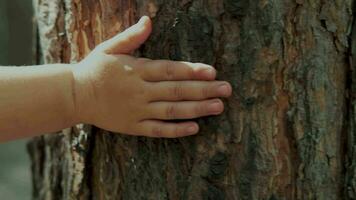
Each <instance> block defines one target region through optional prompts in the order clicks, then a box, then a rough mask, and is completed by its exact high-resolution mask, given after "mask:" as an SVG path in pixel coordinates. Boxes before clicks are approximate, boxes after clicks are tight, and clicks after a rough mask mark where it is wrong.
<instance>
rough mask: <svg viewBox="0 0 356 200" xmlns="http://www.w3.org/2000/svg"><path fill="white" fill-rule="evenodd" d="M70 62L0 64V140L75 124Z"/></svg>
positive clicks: (51, 130) (41, 132) (27, 135)
mask: <svg viewBox="0 0 356 200" xmlns="http://www.w3.org/2000/svg"><path fill="white" fill-rule="evenodd" d="M73 81H74V80H73V74H72V70H71V67H70V66H69V65H59V64H57V65H44V66H31V67H0V142H1V141H6V140H11V139H16V138H23V137H29V136H35V135H36V134H43V133H49V132H54V131H58V130H61V129H63V128H67V127H70V126H71V125H73V124H75V113H76V112H75V104H74V98H75V97H74V93H73V91H74V88H73V87H74V83H73Z"/></svg>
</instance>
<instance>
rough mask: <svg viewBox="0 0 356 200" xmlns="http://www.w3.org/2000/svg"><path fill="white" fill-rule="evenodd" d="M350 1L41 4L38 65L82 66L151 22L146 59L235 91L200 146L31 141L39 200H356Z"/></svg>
mask: <svg viewBox="0 0 356 200" xmlns="http://www.w3.org/2000/svg"><path fill="white" fill-rule="evenodd" d="M355 4H356V3H355V1H353V0H334V1H331V0H328V1H324V0H309V1H306V0H169V1H168V0H166V1H164V0H115V1H114V0H100V1H94V0H37V1H35V8H36V13H37V21H38V27H39V38H40V40H39V42H40V47H41V53H42V55H41V58H42V59H43V61H44V62H45V63H53V62H65V63H68V62H77V61H79V60H80V59H82V58H83V57H84V56H85V55H87V54H88V53H89V52H90V50H91V49H93V48H94V47H95V45H97V44H99V43H100V42H101V41H103V40H105V39H108V38H110V37H111V36H113V35H115V34H116V33H117V32H119V31H122V30H124V29H125V28H127V27H129V26H130V25H131V24H133V23H135V22H136V20H137V19H138V18H139V17H140V16H142V15H149V16H150V17H152V19H153V22H154V30H153V34H152V36H151V37H150V39H149V41H148V42H147V43H145V45H144V46H143V47H142V48H141V49H140V50H139V51H138V52H137V55H138V56H143V57H148V58H151V59H158V58H160V59H172V60H186V61H192V62H203V63H208V64H211V65H213V66H215V67H216V68H217V70H218V79H219V80H227V81H229V82H230V83H231V84H232V85H233V90H234V92H233V96H232V97H231V98H229V99H228V100H226V101H225V105H226V111H225V112H224V113H223V114H222V115H221V116H219V117H205V118H202V119H199V120H198V122H199V124H200V126H201V131H200V134H199V135H197V136H193V137H187V138H181V139H169V140H168V139H150V138H144V137H132V136H124V135H120V134H114V133H108V132H106V131H104V130H99V129H98V128H95V127H90V126H88V125H78V126H76V127H73V128H71V129H67V130H64V131H63V132H61V133H58V134H52V135H48V136H44V137H41V138H37V139H35V140H34V141H33V142H32V143H31V144H30V145H29V150H30V154H31V157H32V164H33V165H32V171H33V183H34V193H33V195H34V199H125V200H130V199H154V200H156V199H271V200H272V199H288V200H289V199H321V200H327V199H356V135H355V131H356V96H355V94H356V71H355V70H356V69H355V68H356V25H355V22H354V21H353V18H354V16H355V11H356V9H355Z"/></svg>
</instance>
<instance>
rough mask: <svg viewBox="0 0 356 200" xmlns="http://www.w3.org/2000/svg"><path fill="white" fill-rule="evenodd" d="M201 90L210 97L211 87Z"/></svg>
mask: <svg viewBox="0 0 356 200" xmlns="http://www.w3.org/2000/svg"><path fill="white" fill-rule="evenodd" d="M201 91H202V96H203V97H204V98H207V97H210V88H208V87H203V88H202V90H201Z"/></svg>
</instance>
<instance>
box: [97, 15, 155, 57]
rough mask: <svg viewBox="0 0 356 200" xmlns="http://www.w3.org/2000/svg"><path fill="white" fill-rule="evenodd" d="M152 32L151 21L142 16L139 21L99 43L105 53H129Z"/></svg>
mask: <svg viewBox="0 0 356 200" xmlns="http://www.w3.org/2000/svg"><path fill="white" fill-rule="evenodd" d="M151 32H152V22H151V20H150V18H149V17H147V16H143V17H142V18H141V19H140V21H139V22H138V23H137V24H135V25H133V26H131V27H130V28H128V29H126V30H125V31H124V32H122V33H119V34H118V35H116V36H114V37H113V38H111V39H109V40H107V41H105V42H104V43H102V44H101V45H100V48H101V50H103V51H104V52H105V53H107V54H129V53H131V52H132V51H133V50H135V49H137V48H138V47H140V46H141V44H143V43H144V42H145V41H146V40H147V38H148V37H149V36H150V34H151Z"/></svg>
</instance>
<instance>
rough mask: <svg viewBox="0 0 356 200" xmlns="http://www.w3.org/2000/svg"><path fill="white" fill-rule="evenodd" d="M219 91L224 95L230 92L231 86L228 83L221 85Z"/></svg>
mask: <svg viewBox="0 0 356 200" xmlns="http://www.w3.org/2000/svg"><path fill="white" fill-rule="evenodd" d="M218 93H219V95H224V96H226V95H228V94H229V86H228V85H227V84H226V83H224V84H221V85H219V86H218Z"/></svg>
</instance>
